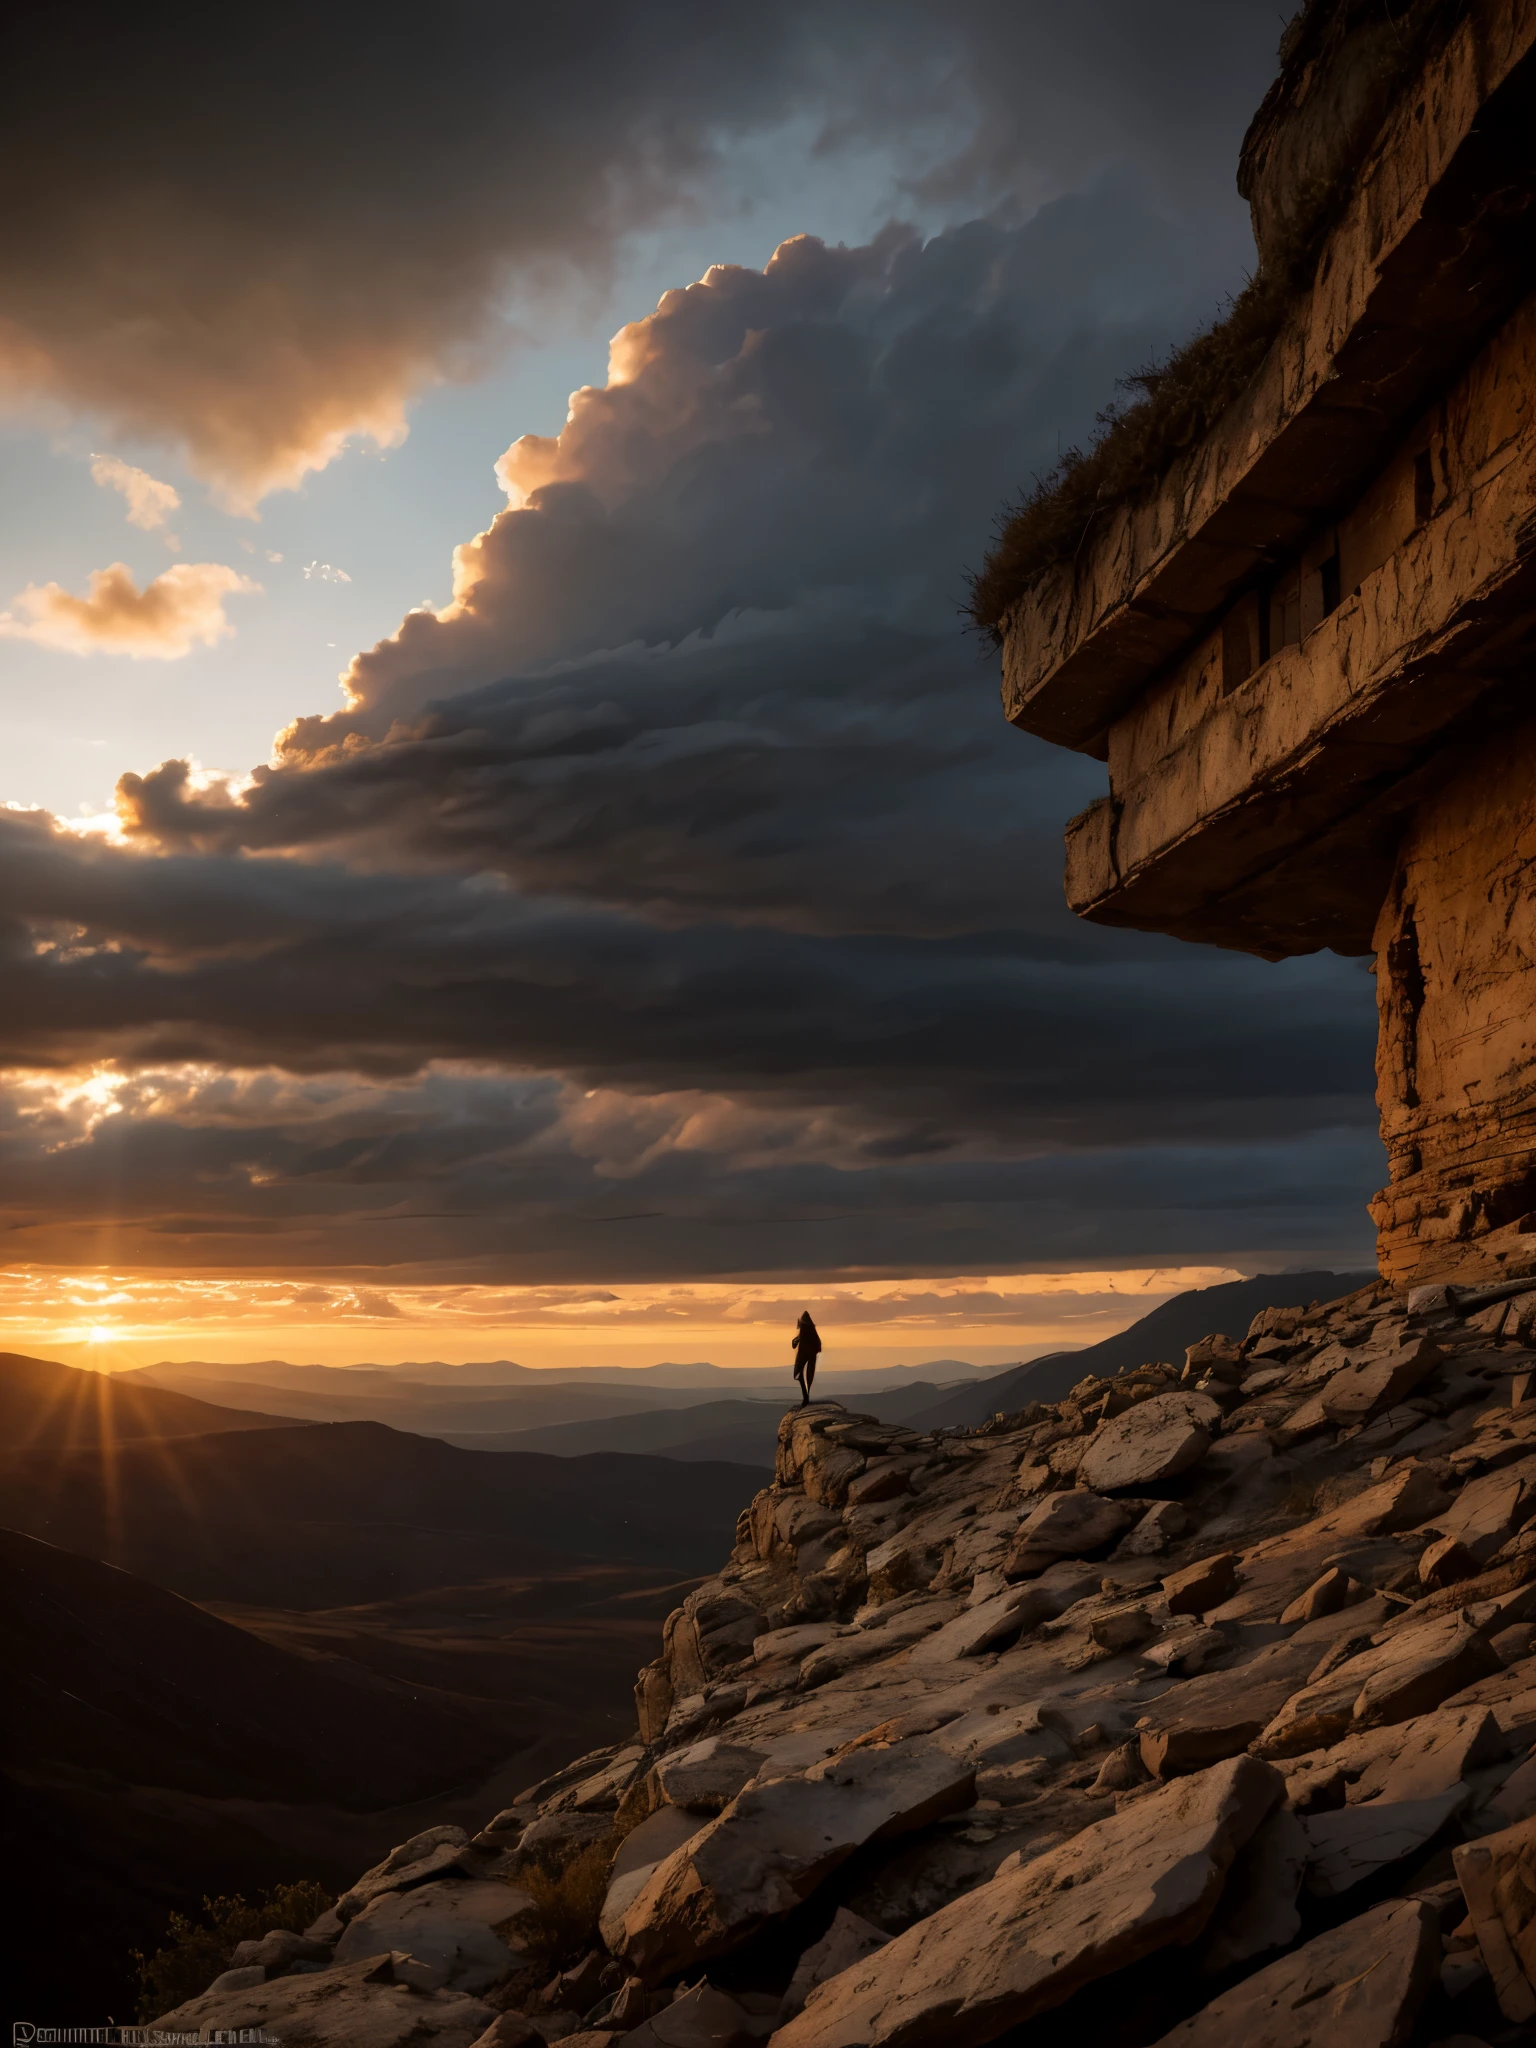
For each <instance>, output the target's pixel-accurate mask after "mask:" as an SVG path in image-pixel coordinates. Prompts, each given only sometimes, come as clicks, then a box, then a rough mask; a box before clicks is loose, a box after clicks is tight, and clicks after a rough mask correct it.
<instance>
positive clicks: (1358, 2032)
mask: <svg viewBox="0 0 1536 2048" xmlns="http://www.w3.org/2000/svg"><path fill="white" fill-rule="evenodd" d="M1439 1968H1440V1922H1439V1918H1438V1916H1437V1915H1436V1914H1435V1913H1434V1912H1433V1911H1432V1910H1431V1908H1430V1907H1428V1906H1426V1905H1425V1904H1424V1903H1423V1901H1422V1900H1419V1899H1392V1900H1389V1901H1388V1902H1387V1904H1385V1905H1383V1906H1376V1907H1374V1908H1373V1909H1372V1910H1371V1911H1370V1912H1367V1913H1362V1914H1361V1915H1360V1916H1359V1918H1358V1919H1355V1920H1348V1921H1346V1922H1345V1923H1344V1925H1343V1926H1342V1927H1334V1928H1330V1930H1329V1931H1328V1932H1327V1933H1326V1934H1319V1935H1318V1936H1316V1938H1315V1939H1314V1940H1312V1941H1309V1942H1308V1943H1307V1944H1306V1946H1305V1947H1304V1948H1299V1949H1297V1950H1296V1951H1295V1952H1294V1953H1293V1954H1291V1955H1288V1956H1282V1957H1281V1959H1280V1961H1279V1962H1277V1963H1271V1964H1270V1965H1269V1967H1268V1968H1267V1969H1264V1970H1260V1971H1259V1972H1258V1974H1257V1975H1256V1976H1252V1977H1247V1978H1245V1979H1244V1980H1243V1982H1242V1983H1241V1984H1237V1985H1234V1986H1233V1988H1232V1989H1231V1990H1230V1991H1225V1992H1223V1993H1222V1995H1221V1997H1220V1998H1216V1999H1213V2000H1212V2001H1211V2003H1210V2004H1209V2005H1208V2006H1206V2008H1205V2010H1204V2011H1203V2012H1198V2013H1196V2014H1195V2016H1194V2018H1193V2019H1189V2020H1185V2021H1184V2022H1183V2024H1182V2025H1181V2026H1177V2027H1175V2028H1174V2029H1173V2031H1172V2033H1170V2034H1165V2035H1164V2036H1163V2038H1162V2040H1161V2041H1160V2042H1159V2043H1158V2044H1157V2048H1231V2044H1232V2043H1233V2042H1241V2043H1242V2044H1243V2048H1302V2044H1303V2043H1305V2044H1306V2048H1405V2044H1406V2043H1407V2041H1408V2038H1409V2036H1410V2034H1411V2033H1412V2032H1413V2028H1414V2024H1415V2022H1416V2021H1417V2019H1418V2016H1419V2012H1420V2010H1421V2008H1422V2007H1423V2004H1424V2001H1425V1999H1426V1998H1427V1997H1428V1996H1429V1993H1430V1991H1431V1990H1432V1989H1433V1988H1434V1985H1435V1981H1436V1978H1437V1977H1438V1975H1439Z"/></svg>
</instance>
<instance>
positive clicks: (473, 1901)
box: [336, 1878, 533, 1992]
mask: <svg viewBox="0 0 1536 2048" xmlns="http://www.w3.org/2000/svg"><path fill="white" fill-rule="evenodd" d="M532 1903H533V1901H532V1900H531V1899H530V1898H529V1896H528V1894H527V1893H526V1892H523V1891H518V1890H517V1889H516V1888H515V1887H514V1886H512V1885H508V1884H498V1883H495V1882H491V1883H487V1882H485V1881H483V1880H477V1879H474V1878H444V1879H441V1880H439V1881H438V1882H436V1883H433V1884H424V1885H419V1886H417V1887H416V1889H415V1890H413V1891H408V1892H384V1893H382V1894H381V1895H380V1896H379V1897H378V1898H376V1899H374V1900H373V1901H372V1902H371V1903H370V1904H369V1905H367V1906H365V1907H364V1908H363V1910H362V1912H361V1913H358V1914H356V1915H355V1916H354V1917H353V1918H352V1919H351V1920H350V1921H348V1923H347V1927H346V1931H345V1932H344V1933H343V1935H342V1937H341V1939H340V1941H338V1942H337V1944H336V1960H337V1962H338V1963H351V1962H357V1961H360V1960H361V1959H362V1958H363V1957H365V1956H376V1955H380V1954H387V1953H388V1951H389V1950H391V1949H404V1950H405V1951H406V1952H407V1953H408V1954H409V1955H410V1956H411V1957H412V1958H413V1959H414V1961H415V1962H416V1963H418V1964H419V1965H420V1966H421V1969H422V1971H423V1973H424V1974H423V1975H422V1977H421V1978H420V1979H419V1980H418V1981H420V1982H423V1983H430V1984H431V1986H432V1988H433V1989H434V1990H439V1991H472V1992H479V1991H489V1990H490V1988H491V1986H492V1985H493V1984H498V1983H500V1981H501V1979H502V1978H503V1977H505V1976H507V1975H508V1974H509V1972H511V1971H512V1970H514V1969H516V1968H517V1967H518V1965H519V1963H520V1962H521V1960H522V1954H523V1952H522V1949H521V1947H520V1946H519V1944H518V1942H517V1940H516V1937H515V1935H514V1934H513V1932H512V1922H513V1921H514V1920H515V1919H516V1918H517V1917H518V1915H519V1914H520V1913H525V1912H526V1911H527V1910H528V1908H529V1906H530V1905H532ZM498 1930H499V1931H498Z"/></svg>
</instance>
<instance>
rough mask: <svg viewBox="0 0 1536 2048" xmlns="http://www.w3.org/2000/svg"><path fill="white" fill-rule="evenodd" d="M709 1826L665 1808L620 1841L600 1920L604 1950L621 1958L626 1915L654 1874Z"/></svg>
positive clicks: (672, 1809) (680, 1810)
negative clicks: (674, 1853)
mask: <svg viewBox="0 0 1536 2048" xmlns="http://www.w3.org/2000/svg"><path fill="white" fill-rule="evenodd" d="M708 1825H709V1823H708V1822H707V1821H705V1820H702V1819H701V1818H700V1817H699V1815H698V1814H689V1813H685V1812H684V1811H683V1809H682V1808H681V1807H677V1806H663V1807H660V1808H659V1809H658V1810H657V1811H656V1812H655V1813H653V1814H652V1815H651V1816H650V1817H649V1819H647V1820H643V1821H641V1823H640V1825H639V1826H638V1827H637V1828H632V1829H631V1830H630V1832H629V1833H628V1834H627V1835H626V1836H625V1837H624V1839H623V1841H622V1842H620V1844H619V1847H618V1852H617V1854H616V1855H615V1856H614V1859H613V1864H612V1866H611V1868H610V1870H609V1872H608V1890H607V1893H606V1895H605V1897H604V1899H603V1905H602V1911H601V1913H600V1915H599V1917H598V1934H599V1936H600V1937H601V1939H602V1943H603V1946H604V1948H606V1949H607V1950H608V1951H609V1953H610V1954H612V1955H617V1954H619V1952H620V1951H621V1950H622V1948H623V1945H624V1915H625V1914H626V1913H627V1912H628V1911H629V1909H630V1907H631V1906H632V1905H633V1904H634V1902H635V1900H636V1899H637V1898H639V1896H640V1894H641V1892H642V1891H643V1890H644V1889H645V1886H646V1884H647V1882H648V1881H649V1879H650V1878H651V1876H652V1874H653V1873H654V1872H655V1871H656V1870H658V1869H659V1868H660V1866H661V1865H662V1864H663V1863H665V1862H666V1860H667V1858H668V1857H669V1856H670V1855H671V1854H672V1852H673V1850H674V1849H680V1848H681V1847H682V1845H683V1844H684V1842H691V1841H692V1840H693V1838H694V1836H695V1835H696V1834H698V1833H699V1831H700V1829H701V1828H704V1827H707V1826H708Z"/></svg>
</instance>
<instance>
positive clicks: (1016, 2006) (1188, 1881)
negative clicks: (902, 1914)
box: [774, 1757, 1283, 2048]
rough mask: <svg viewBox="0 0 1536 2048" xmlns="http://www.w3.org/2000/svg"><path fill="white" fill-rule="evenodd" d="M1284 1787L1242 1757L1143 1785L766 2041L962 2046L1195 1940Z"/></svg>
mask: <svg viewBox="0 0 1536 2048" xmlns="http://www.w3.org/2000/svg"><path fill="white" fill-rule="evenodd" d="M1282 1789H1283V1781H1282V1780H1281V1778H1280V1775H1279V1773H1278V1772H1276V1771H1274V1770H1272V1769H1270V1768H1269V1767H1268V1766H1267V1765H1264V1764H1261V1763H1259V1762H1257V1761H1256V1760H1255V1759H1254V1758H1252V1757H1237V1758H1234V1759H1233V1760H1232V1761H1231V1762H1229V1763H1224V1764H1218V1765H1216V1766H1215V1768H1214V1769H1212V1770H1209V1771H1205V1772H1202V1773H1201V1774H1200V1775H1199V1776H1198V1777H1194V1778H1183V1779H1180V1780H1179V1781H1178V1782H1177V1783H1175V1784H1173V1785H1170V1786H1168V1787H1167V1788H1166V1789H1165V1790H1163V1791H1161V1792H1155V1793H1149V1794H1147V1795H1146V1796H1145V1797H1143V1798H1140V1799H1138V1800H1136V1801H1135V1802H1134V1803H1132V1804H1130V1805H1128V1806H1126V1807H1125V1808H1124V1809H1123V1811H1121V1812H1119V1813H1116V1814H1113V1815H1111V1816H1110V1817H1109V1818H1107V1819H1105V1820H1102V1821H1099V1822H1097V1823H1095V1824H1094V1825H1093V1826H1091V1827H1088V1828H1085V1829H1084V1830H1083V1831H1082V1832H1081V1833H1080V1834H1078V1835H1076V1836H1074V1837H1073V1838H1072V1839H1071V1840H1070V1841H1068V1842H1065V1843H1063V1844H1062V1845H1061V1846H1060V1847H1059V1848H1056V1849H1052V1850H1048V1851H1046V1852H1045V1853H1044V1854H1043V1855H1040V1856H1037V1857H1034V1858H1033V1859H1032V1860H1031V1861H1029V1862H1027V1863H1024V1864H1022V1865H1021V1866H1019V1867H1017V1868H1015V1869H1013V1870H1010V1871H1007V1872H1005V1873H1000V1874H999V1875H998V1876H997V1877H994V1878H993V1879H992V1881H991V1883H990V1884H984V1885H981V1886H979V1887H978V1888H977V1889H976V1890H974V1891H971V1892H967V1893H966V1894H965V1895H964V1896H963V1897H961V1898H958V1899H956V1900H954V1902H953V1903H952V1904H950V1905H948V1906H944V1907H942V1908H941V1909H940V1910H939V1911H938V1912H937V1913H934V1914H932V1915H931V1916H930V1917H929V1918H928V1919H926V1920H923V1921H920V1922H919V1923H918V1924H917V1925H916V1926H914V1927H911V1928H909V1929H908V1930H907V1932H906V1933H905V1934H901V1935H898V1936H897V1938H896V1939H895V1940H894V1941H893V1942H891V1943H890V1944H889V1945H888V1946H887V1947H885V1948H883V1949H881V1950H880V1952H879V1954H878V1955H876V1956H872V1957H870V1958H869V1959H868V1960H867V1961H865V1962H863V1963H856V1964H855V1965H854V1966H853V1967H852V1968H851V1969H848V1970H844V1971H843V1972H842V1974H841V1975H840V1976H838V1977H834V1978H833V1979H832V1980H831V1982H830V1983H827V1984H824V1985H822V1986H821V1987H820V1989H819V1990H817V1991H814V1992H813V1993H812V1994H811V1996H810V1998H809V2000H808V2001H807V2003H806V2007H805V2010H804V2011H803V2012H802V2013H801V2014H800V2016H799V2017H798V2018H797V2019H793V2020H791V2021H790V2022H789V2024H788V2025H787V2026H785V2027H782V2028H781V2029H780V2030H779V2032H778V2033H777V2034H776V2035H775V2036H774V2043H775V2048H882V2044H885V2043H892V2044H895V2043H900V2048H928V2044H930V2043H931V2044H933V2048H970V2044H973V2043H980V2042H984V2041H991V2040H993V2039H995V2038H996V2036H997V2035H999V2034H1001V2033H1003V2032H1004V2031H1006V2030H1007V2029H1008V2028H1010V2027H1015V2026H1018V2025H1020V2024H1021V2023H1022V2022H1024V2021H1026V2020H1029V2019H1032V2018H1034V2017H1035V2015H1036V2014H1038V2013H1043V2012H1049V2011H1050V2010H1051V2009H1052V2008H1053V2007H1055V2006H1058V2005H1061V2004H1062V2003H1063V2002H1064V2001H1065V2000H1066V1999H1067V1998H1069V1997H1070V1996H1071V1995H1072V1993H1073V1992H1074V1991H1076V1990H1078V1989H1079V1988H1080V1987H1081V1986H1082V1985H1084V1984H1087V1983H1090V1982H1091V1981H1093V1979H1095V1978H1098V1977H1103V1976H1105V1975H1107V1974H1108V1973H1109V1972H1110V1971H1112V1970H1119V1969H1123V1968H1124V1967H1125V1966H1126V1965H1127V1964H1129V1963H1133V1962H1136V1961H1138V1960H1139V1959H1140V1958H1141V1957H1142V1956H1146V1955H1150V1954H1151V1953H1152V1952H1153V1951H1154V1950H1156V1949H1159V1948H1163V1947H1165V1946H1167V1945H1168V1944H1170V1943H1183V1942H1188V1941H1191V1940H1193V1938H1194V1937H1195V1936H1196V1935H1197V1934H1198V1933H1199V1932H1200V1931H1201V1929H1202V1928H1203V1927H1204V1926H1205V1924H1206V1922H1207V1920H1208V1919H1209V1918H1210V1915H1211V1911H1212V1909H1213V1907H1214V1906H1215V1904H1216V1901H1217V1899H1218V1897H1219V1896H1220V1893H1221V1890H1222V1886H1223V1884H1224V1882H1225V1879H1226V1875H1227V1872H1228V1870H1229V1869H1230V1867H1231V1865H1232V1862H1233V1859H1234V1858H1235V1856H1236V1855H1237V1853H1238V1851H1239V1850H1240V1849H1241V1848H1242V1847H1243V1846H1244V1844H1245V1843H1246V1842H1247V1841H1248V1840H1249V1839H1250V1837H1251V1836H1252V1835H1253V1834H1254V1832H1255V1831H1256V1830H1257V1828H1258V1827H1259V1825H1260V1824H1261V1823H1262V1822H1263V1821H1264V1820H1265V1819H1266V1818H1267V1816H1268V1814H1269V1813H1270V1811H1271V1809H1272V1808H1273V1807H1274V1805H1275V1804H1276V1802H1277V1801H1278V1799H1279V1798H1280V1795H1281V1791H1282Z"/></svg>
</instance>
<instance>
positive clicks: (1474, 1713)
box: [1326, 1705, 1505, 1806]
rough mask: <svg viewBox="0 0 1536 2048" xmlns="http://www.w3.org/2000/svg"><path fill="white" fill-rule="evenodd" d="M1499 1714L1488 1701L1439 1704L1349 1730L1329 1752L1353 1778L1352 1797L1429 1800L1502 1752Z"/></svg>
mask: <svg viewBox="0 0 1536 2048" xmlns="http://www.w3.org/2000/svg"><path fill="white" fill-rule="evenodd" d="M1504 1749H1505V1744H1504V1736H1503V1733H1502V1731H1501V1730H1500V1728H1499V1723H1498V1719H1497V1717H1496V1716H1495V1715H1494V1714H1493V1713H1492V1712H1491V1710H1490V1709H1489V1708H1488V1707H1486V1706H1481V1705H1472V1706H1464V1707H1450V1706H1447V1707H1441V1708H1440V1709H1439V1710H1438V1711H1437V1712H1435V1713H1433V1714H1421V1715H1419V1716H1418V1717H1417V1718H1416V1719H1414V1720H1411V1721H1402V1722H1399V1723H1397V1724H1396V1725H1395V1726H1393V1727H1387V1728H1375V1729H1371V1730H1368V1731H1367V1732H1366V1733H1364V1734H1359V1735H1347V1736H1346V1737H1345V1738H1344V1740H1343V1741H1342V1742H1339V1743H1336V1744H1335V1745H1334V1747H1333V1748H1332V1749H1330V1750H1329V1751H1328V1753H1327V1758H1326V1762H1327V1764H1328V1765H1329V1766H1332V1767H1336V1768H1338V1769H1340V1770H1342V1771H1343V1773H1344V1775H1345V1776H1346V1778H1347V1779H1348V1780H1349V1802H1350V1804H1351V1805H1352V1806H1358V1805H1363V1804H1364V1803H1365V1802H1366V1801H1368V1800H1378V1799H1379V1800H1387V1801H1392V1800H1398V1799H1431V1798H1433V1797H1434V1796H1435V1795H1436V1794H1437V1793H1440V1792H1449V1791H1450V1790H1451V1789H1452V1788H1453V1787H1455V1786H1457V1785H1459V1784H1460V1783H1461V1782H1462V1780H1463V1779H1464V1778H1465V1777H1466V1775H1467V1773H1468V1772H1469V1771H1472V1770H1476V1769H1477V1768H1479V1766H1481V1765H1483V1764H1488V1763H1493V1762H1495V1761H1496V1760H1497V1759H1498V1758H1499V1757H1500V1756H1502V1755H1503V1754H1504Z"/></svg>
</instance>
